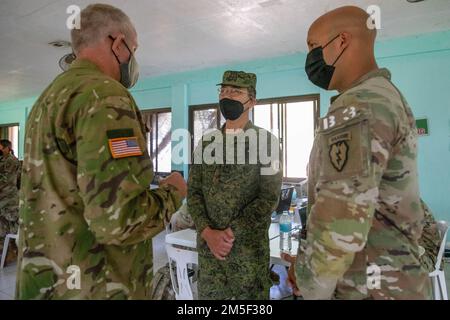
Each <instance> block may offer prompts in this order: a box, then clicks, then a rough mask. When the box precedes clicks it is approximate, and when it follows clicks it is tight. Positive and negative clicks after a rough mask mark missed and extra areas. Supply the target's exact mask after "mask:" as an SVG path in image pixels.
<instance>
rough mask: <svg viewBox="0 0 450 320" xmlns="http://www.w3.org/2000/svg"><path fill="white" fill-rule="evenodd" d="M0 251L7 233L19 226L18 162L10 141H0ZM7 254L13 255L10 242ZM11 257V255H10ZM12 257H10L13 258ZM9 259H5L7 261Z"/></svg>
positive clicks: (12, 247) (14, 231)
mask: <svg viewBox="0 0 450 320" xmlns="http://www.w3.org/2000/svg"><path fill="white" fill-rule="evenodd" d="M0 153H1V154H0V252H1V250H2V249H3V242H4V240H5V237H6V235H7V234H16V233H17V230H18V227H19V190H17V175H18V173H19V168H20V163H19V160H18V159H17V158H16V157H15V156H14V154H13V152H12V150H11V142H10V141H8V140H1V141H0ZM10 245H11V247H10V248H9V250H8V254H12V255H13V256H14V255H15V252H14V250H15V244H14V243H11V244H10ZM11 257H12V256H11ZM13 258H14V257H12V258H11V259H13ZM9 261H10V259H7V260H6V263H8V262H9Z"/></svg>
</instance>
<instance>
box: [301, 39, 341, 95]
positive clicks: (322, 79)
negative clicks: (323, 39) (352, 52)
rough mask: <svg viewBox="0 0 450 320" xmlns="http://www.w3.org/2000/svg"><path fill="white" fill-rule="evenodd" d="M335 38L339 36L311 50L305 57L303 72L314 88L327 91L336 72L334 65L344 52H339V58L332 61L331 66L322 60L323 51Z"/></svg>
mask: <svg viewBox="0 0 450 320" xmlns="http://www.w3.org/2000/svg"><path fill="white" fill-rule="evenodd" d="M337 38H339V35H337V36H336V37H335V38H333V39H332V40H331V41H330V42H328V43H327V44H326V45H325V46H324V47H317V48H315V49H313V50H311V52H309V54H308V56H307V57H306V65H305V71H306V74H307V75H308V78H309V80H310V81H311V82H312V83H314V84H315V85H316V86H318V87H320V88H322V89H325V90H329V88H330V83H331V79H333V75H334V72H335V70H336V67H335V65H336V63H337V62H338V61H339V59H340V58H341V57H342V55H343V54H344V52H345V50H346V49H344V50H343V51H342V52H341V54H340V55H339V57H337V59H336V61H334V63H333V64H332V65H331V66H330V65H328V64H327V63H326V61H325V59H324V58H323V49H325V48H326V47H328V46H329V45H330V44H331V43H332V42H333V41H334V40H336V39H337Z"/></svg>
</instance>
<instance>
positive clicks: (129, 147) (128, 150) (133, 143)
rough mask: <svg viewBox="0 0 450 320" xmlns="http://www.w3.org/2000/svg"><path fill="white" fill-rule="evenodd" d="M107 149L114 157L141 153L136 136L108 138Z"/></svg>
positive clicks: (126, 156) (140, 154)
mask: <svg viewBox="0 0 450 320" xmlns="http://www.w3.org/2000/svg"><path fill="white" fill-rule="evenodd" d="M109 149H110V150H111V154H112V156H113V158H114V159H121V158H128V157H134V156H142V155H143V153H142V150H141V148H140V147H139V143H138V140H137V138H136V137H128V138H118V139H110V140H109Z"/></svg>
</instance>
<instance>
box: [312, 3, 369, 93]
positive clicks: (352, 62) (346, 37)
mask: <svg viewBox="0 0 450 320" xmlns="http://www.w3.org/2000/svg"><path fill="white" fill-rule="evenodd" d="M373 26H374V23H373V20H372V18H371V16H370V15H369V14H368V13H367V12H366V11H364V10H363V9H361V8H358V7H354V6H345V7H341V8H337V9H335V10H332V11H330V12H328V13H326V14H324V15H323V16H321V17H319V18H318V19H317V20H316V21H314V23H313V24H312V25H311V27H310V29H309V31H308V47H309V50H310V51H311V50H313V49H315V48H317V47H323V48H325V47H326V49H324V51H323V54H324V58H325V61H326V62H327V63H328V64H329V65H333V63H334V62H335V61H336V65H335V67H336V72H335V75H334V77H333V80H332V85H331V88H330V89H337V90H341V89H342V87H343V86H345V85H347V84H348V82H349V81H351V80H357V79H353V78H354V77H355V76H358V75H359V76H363V75H364V73H363V72H365V71H367V69H373V68H374V67H376V62H375V54H374V48H375V40H376V36H377V31H376V28H374V27H373ZM327 45H328V46H327ZM337 60H338V61H337ZM344 70H345V73H344V72H343V71H344ZM369 71H371V70H369ZM361 73H363V74H361Z"/></svg>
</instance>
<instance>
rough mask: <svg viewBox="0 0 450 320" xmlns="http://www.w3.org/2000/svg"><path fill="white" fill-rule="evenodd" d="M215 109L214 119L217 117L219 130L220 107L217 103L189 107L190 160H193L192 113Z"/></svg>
mask: <svg viewBox="0 0 450 320" xmlns="http://www.w3.org/2000/svg"><path fill="white" fill-rule="evenodd" d="M210 109H215V110H216V117H217V129H218V130H220V128H221V126H220V107H219V105H218V104H217V103H207V104H199V105H192V106H189V128H188V130H189V134H190V138H191V160H192V161H193V160H194V158H193V157H194V151H195V150H194V145H195V141H194V113H195V112H196V111H204V110H210Z"/></svg>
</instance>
